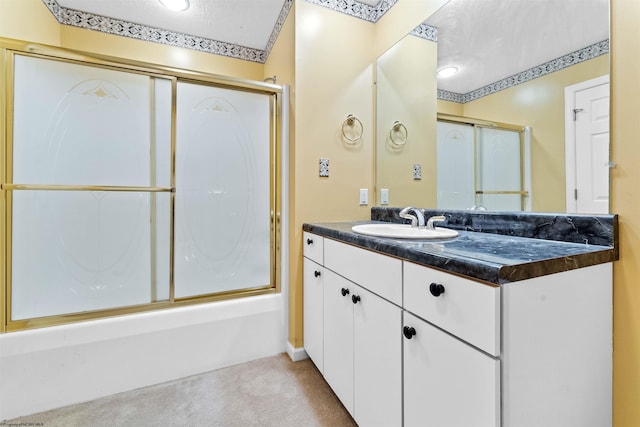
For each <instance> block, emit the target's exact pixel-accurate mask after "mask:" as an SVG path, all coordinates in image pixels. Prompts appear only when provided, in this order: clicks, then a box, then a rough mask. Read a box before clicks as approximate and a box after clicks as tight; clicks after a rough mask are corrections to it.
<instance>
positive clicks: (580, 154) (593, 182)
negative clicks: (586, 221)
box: [565, 76, 610, 214]
mask: <svg viewBox="0 0 640 427" xmlns="http://www.w3.org/2000/svg"><path fill="white" fill-rule="evenodd" d="M565 104H566V109H567V115H566V117H567V119H566V129H567V132H566V133H567V135H566V141H565V144H566V147H567V149H566V154H567V212H572V213H592V214H606V213H609V167H610V163H609V77H608V76H604V77H602V78H598V79H594V80H589V81H588V82H584V83H581V84H578V85H574V86H570V87H568V88H566V89H565Z"/></svg>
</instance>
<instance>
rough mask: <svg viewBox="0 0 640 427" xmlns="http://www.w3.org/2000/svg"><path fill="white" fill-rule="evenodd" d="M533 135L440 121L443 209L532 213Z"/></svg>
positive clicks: (441, 117)
mask: <svg viewBox="0 0 640 427" xmlns="http://www.w3.org/2000/svg"><path fill="white" fill-rule="evenodd" d="M529 135H530V129H529V128H524V127H522V126H514V125H508V124H502V123H490V122H486V121H480V120H474V119H467V118H462V117H456V116H448V115H440V114H439V115H438V123H437V147H438V162H437V164H438V173H437V179H438V208H440V209H486V210H492V211H521V210H530V209H531V208H530V206H531V192H530V165H529V164H530V161H529V140H530V138H529Z"/></svg>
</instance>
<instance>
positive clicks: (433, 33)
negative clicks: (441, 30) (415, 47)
mask: <svg viewBox="0 0 640 427" xmlns="http://www.w3.org/2000/svg"><path fill="white" fill-rule="evenodd" d="M409 34H411V35H412V36H416V37H420V38H423V39H426V40H431V41H432V42H437V41H438V29H437V28H436V27H432V26H431V25H427V24H425V23H422V24H420V25H418V26H417V27H416V28H414V29H413V31H411V32H410V33H409Z"/></svg>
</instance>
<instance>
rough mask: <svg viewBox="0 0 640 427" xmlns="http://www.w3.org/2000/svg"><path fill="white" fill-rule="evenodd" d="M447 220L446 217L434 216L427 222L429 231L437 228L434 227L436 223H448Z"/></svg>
mask: <svg viewBox="0 0 640 427" xmlns="http://www.w3.org/2000/svg"><path fill="white" fill-rule="evenodd" d="M446 220H447V218H446V217H445V216H444V215H438V216H432V217H430V218H429V219H428V220H427V227H426V228H427V230H434V229H435V227H434V226H433V223H434V222H443V221H446Z"/></svg>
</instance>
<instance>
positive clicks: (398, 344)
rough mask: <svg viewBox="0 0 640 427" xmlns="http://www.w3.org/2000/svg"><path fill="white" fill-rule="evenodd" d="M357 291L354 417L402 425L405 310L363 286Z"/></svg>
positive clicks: (383, 426) (365, 425) (363, 425)
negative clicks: (403, 315)
mask: <svg viewBox="0 0 640 427" xmlns="http://www.w3.org/2000/svg"><path fill="white" fill-rule="evenodd" d="M354 295H355V296H356V303H355V305H354V306H353V322H354V326H353V340H354V346H353V352H354V358H353V360H354V364H353V369H354V393H353V394H354V413H355V415H354V418H355V420H356V422H357V423H358V425H359V426H361V427H369V426H381V427H387V426H400V425H401V424H402V334H401V331H402V310H401V309H400V308H399V307H397V306H395V305H393V304H391V303H390V302H388V301H386V300H384V299H382V298H380V297H379V296H377V295H374V294H373V293H371V292H369V291H367V290H366V289H363V288H361V287H360V286H354ZM352 302H353V301H352Z"/></svg>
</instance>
